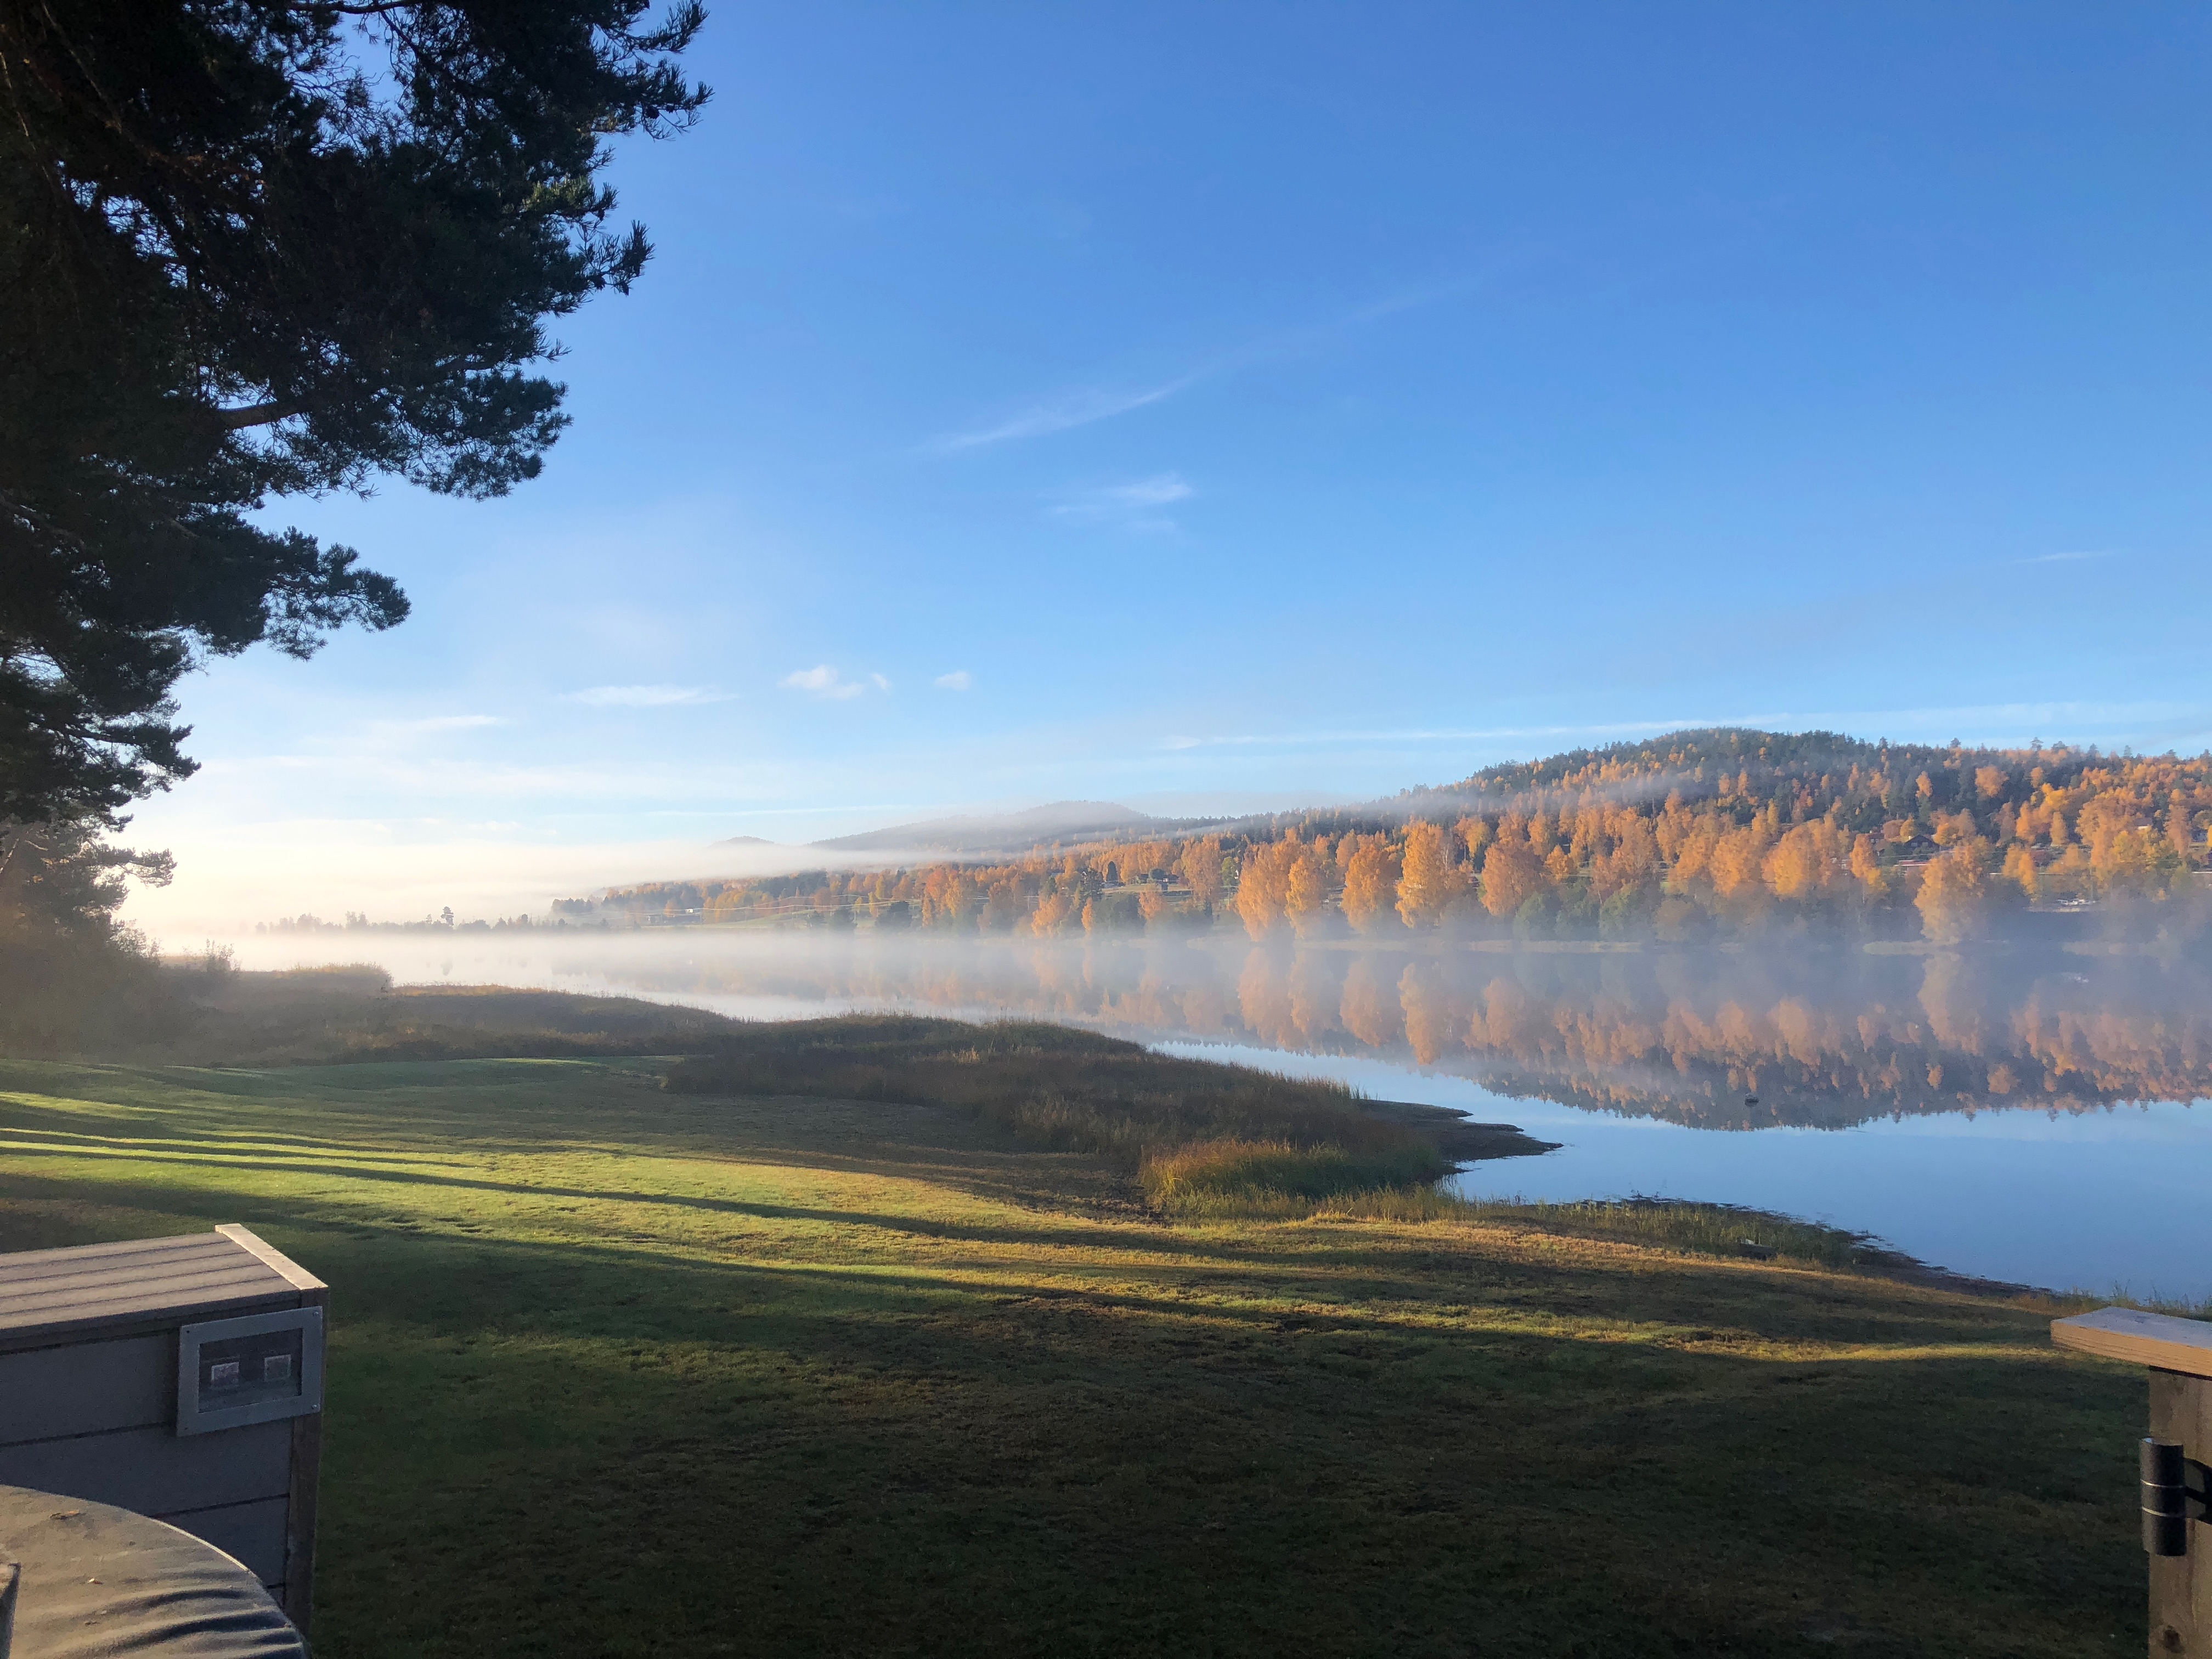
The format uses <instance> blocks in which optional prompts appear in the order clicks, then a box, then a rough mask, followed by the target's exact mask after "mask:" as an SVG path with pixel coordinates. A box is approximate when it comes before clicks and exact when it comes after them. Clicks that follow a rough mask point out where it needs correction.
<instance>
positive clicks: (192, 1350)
mask: <svg viewBox="0 0 2212 1659" xmlns="http://www.w3.org/2000/svg"><path fill="white" fill-rule="evenodd" d="M322 1408H323V1310H321V1309H320V1308H285V1309H281V1310H278V1311H277V1312H275V1313H264V1314H248V1315H246V1316H245V1317H243V1318H240V1319H211V1320H207V1321H205V1322H202V1323H200V1324H197V1325H185V1326H180V1327H179V1328H178V1331H177V1432H178V1433H179V1434H206V1433H209V1432H210V1431H214V1430H216V1429H239V1428H244V1427H246V1425H248V1424H252V1423H271V1422H274V1421H276V1419H279V1418H283V1417H305V1416H306V1415H307V1414H308V1413H310V1412H319V1411H320V1410H322Z"/></svg>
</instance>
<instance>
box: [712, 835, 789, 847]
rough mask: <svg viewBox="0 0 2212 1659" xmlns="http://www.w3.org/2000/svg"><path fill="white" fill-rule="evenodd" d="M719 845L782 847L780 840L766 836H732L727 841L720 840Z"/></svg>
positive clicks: (717, 844)
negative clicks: (773, 839) (771, 839)
mask: <svg viewBox="0 0 2212 1659" xmlns="http://www.w3.org/2000/svg"><path fill="white" fill-rule="evenodd" d="M714 845H715V846H717V847H781V846H782V845H783V843H782V842H780V841H770V840H769V839H768V838H767V837H766V836H731V837H730V838H729V839H728V840H727V841H718V842H715V843H714Z"/></svg>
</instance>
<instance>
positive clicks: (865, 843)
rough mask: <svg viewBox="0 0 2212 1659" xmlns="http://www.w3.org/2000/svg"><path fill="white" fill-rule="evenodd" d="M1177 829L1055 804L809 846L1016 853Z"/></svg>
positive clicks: (1115, 810) (1131, 815) (1102, 805)
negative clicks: (1091, 838)
mask: <svg viewBox="0 0 2212 1659" xmlns="http://www.w3.org/2000/svg"><path fill="white" fill-rule="evenodd" d="M1182 823H1183V820H1181V819H1170V818H1155V817H1151V816H1149V815H1148V814H1146V813H1143V812H1139V811H1135V810H1134V809H1133V808H1131V807H1127V806H1119V805H1115V804H1114V803H1113V802H1112V801H1103V800H1056V801H1053V802H1050V803H1049V804H1048V805H1043V806H1032V807H1030V809H1029V810H1028V811H1025V812H1009V813H1006V815H1004V816H1003V817H955V818H927V819H924V820H923V821H922V822H921V823H895V824H893V825H891V826H890V828H889V829H870V830H868V831H866V832H865V833H864V834H861V835H857V836H836V838H834V839H833V840H829V841H817V842H813V843H811V844H812V845H814V846H816V847H819V848H823V850H824V851H827V852H834V853H890V852H921V853H959V854H984V853H1019V852H1026V851H1028V850H1029V849H1030V848H1032V847H1035V846H1036V845H1037V844H1038V843H1039V842H1052V841H1070V840H1074V839H1076V838H1079V837H1083V836H1100V835H1107V834H1115V833H1122V832H1134V831H1139V830H1144V829H1168V828H1180V827H1181V826H1182Z"/></svg>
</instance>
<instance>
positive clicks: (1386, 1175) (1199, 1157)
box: [1137, 1140, 1444, 1216]
mask: <svg viewBox="0 0 2212 1659" xmlns="http://www.w3.org/2000/svg"><path fill="white" fill-rule="evenodd" d="M1442 1164H1443V1159H1442V1158H1441V1156H1440V1155H1439V1154H1438V1153H1437V1151H1436V1149H1435V1148H1434V1147H1431V1146H1427V1145H1425V1144H1422V1143H1413V1144H1410V1145H1401V1146H1388V1145H1385V1146H1364V1147H1362V1148H1360V1149H1358V1150H1357V1151H1352V1150H1348V1149H1346V1148H1345V1147H1343V1146H1296V1145H1293V1144H1292V1143H1291V1142H1290V1141H1287V1140H1201V1141H1194V1142H1192V1143H1189V1144H1188V1145H1185V1146H1173V1147H1162V1148H1158V1149H1155V1150H1154V1151H1152V1152H1150V1153H1148V1154H1147V1155H1146V1158H1145V1160H1144V1162H1143V1163H1142V1164H1140V1165H1139V1168H1138V1170H1137V1178H1138V1181H1139V1183H1140V1184H1141V1185H1142V1186H1143V1188H1144V1189H1145V1196H1146V1198H1147V1199H1149V1200H1151V1201H1152V1206H1153V1207H1154V1208H1155V1209H1158V1210H1161V1211H1164V1212H1166V1213H1168V1214H1170V1215H1188V1216H1209V1215H1227V1214H1237V1215H1273V1214H1284V1215H1297V1216H1305V1215H1310V1214H1311V1213H1313V1212H1314V1210H1315V1208H1316V1205H1317V1204H1320V1203H1322V1202H1324V1201H1326V1200H1330V1199H1333V1198H1339V1197H1341V1196H1343V1195H1346V1194H1358V1193H1371V1192H1377V1191H1380V1192H1396V1191H1400V1190H1409V1191H1427V1190H1430V1189H1431V1188H1433V1186H1434V1183H1435V1182H1436V1181H1437V1179H1438V1177H1439V1176H1442V1175H1443V1173H1444V1170H1443V1169H1442V1168H1441V1167H1440V1166H1441V1165H1442Z"/></svg>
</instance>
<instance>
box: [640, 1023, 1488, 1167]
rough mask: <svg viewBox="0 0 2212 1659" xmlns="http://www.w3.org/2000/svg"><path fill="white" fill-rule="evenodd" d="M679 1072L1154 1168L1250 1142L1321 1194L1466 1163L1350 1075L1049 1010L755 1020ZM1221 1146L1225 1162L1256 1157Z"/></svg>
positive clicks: (744, 1090)
mask: <svg viewBox="0 0 2212 1659" xmlns="http://www.w3.org/2000/svg"><path fill="white" fill-rule="evenodd" d="M664 1086H665V1087H666V1088H667V1089H668V1090H670V1091H671V1092H674V1093H678V1094H740V1095H769V1096H777V1095H811V1096H819V1097H828V1098H832V1099H840V1100H865V1101H885V1102H898V1103H904V1104H908V1105H916V1106H939V1107H946V1108H950V1109H954V1110H957V1111H961V1112H964V1113H967V1114H969V1115H972V1116H973V1117H975V1118H977V1119H979V1120H981V1121H984V1122H987V1123H992V1124H994V1125H996V1126H998V1127H1001V1128H1004V1129H1006V1130H1009V1131H1011V1132H1012V1133H1014V1134H1015V1135H1016V1136H1018V1137H1019V1138H1020V1139H1023V1140H1024V1141H1027V1142H1029V1143H1030V1144H1031V1145H1033V1146H1046V1147H1050V1148H1052V1149H1054V1150H1057V1151H1065V1152H1103V1153H1107V1154H1109V1155H1113V1156H1116V1157H1121V1158H1127V1159H1128V1160H1130V1161H1131V1162H1133V1163H1136V1164H1139V1165H1140V1167H1150V1164H1148V1163H1147V1160H1148V1159H1153V1158H1158V1157H1159V1156H1160V1155H1162V1154H1164V1153H1166V1152H1170V1151H1172V1150H1174V1149H1178V1148H1191V1147H1194V1146H1200V1145H1207V1146H1216V1147H1220V1146H1227V1145H1235V1146H1241V1147H1243V1148H1245V1149H1247V1152H1245V1153H1244V1154H1241V1155H1240V1156H1244V1157H1246V1158H1248V1159H1256V1160H1258V1162H1257V1163H1255V1164H1253V1165H1252V1167H1254V1168H1258V1167H1261V1166H1262V1165H1264V1166H1265V1167H1267V1168H1270V1169H1275V1170H1279V1171H1280V1172H1282V1173H1281V1179H1283V1180H1285V1181H1291V1182H1294V1189H1295V1190H1298V1191H1307V1190H1309V1189H1310V1193H1311V1195H1313V1196H1320V1195H1322V1194H1325V1193H1327V1192H1330V1191H1335V1190H1339V1189H1340V1188H1342V1187H1344V1186H1346V1185H1352V1186H1362V1185H1364V1186H1374V1185H1381V1184H1385V1183H1389V1182H1398V1181H1413V1182H1427V1181H1435V1180H1437V1178H1438V1177H1440V1176H1443V1175H1444V1174H1445V1173H1446V1172H1447V1171H1448V1170H1449V1168H1450V1165H1449V1163H1448V1162H1447V1160H1446V1159H1445V1158H1444V1157H1443V1154H1442V1153H1441V1152H1438V1151H1437V1148H1436V1146H1435V1145H1434V1144H1433V1143H1432V1142H1431V1140H1429V1139H1427V1138H1425V1136H1423V1135H1422V1134H1421V1133H1419V1131H1418V1130H1416V1129H1413V1128H1410V1127H1407V1126H1406V1125H1404V1124H1401V1123H1392V1122H1386V1121H1382V1120H1379V1119H1376V1118H1372V1117H1368V1116H1365V1115H1363V1114H1362V1112H1361V1101H1360V1098H1359V1097H1358V1095H1357V1094H1355V1093H1354V1092H1353V1091H1352V1090H1351V1089H1349V1088H1347V1087H1346V1086H1345V1085H1342V1084H1340V1083H1334V1082H1330V1081H1327V1080H1322V1079H1299V1078H1287V1077H1282V1076H1279V1075H1278V1074H1276V1073H1272V1072H1263V1071H1260V1070H1257V1069H1255V1068H1254V1067H1251V1066H1222V1065H1218V1064H1215V1063H1214V1062H1212V1061H1209V1060H1182V1059H1178V1058H1176V1056H1174V1055H1170V1054H1156V1053H1154V1052H1153V1051H1152V1050H1151V1049H1149V1048H1145V1047H1144V1046H1142V1045H1141V1044H1139V1043H1135V1042H1125V1041H1123V1040H1122V1039H1121V1038H1119V1037H1109V1036H1101V1035H1099V1034H1098V1033H1097V1032H1093V1031H1084V1030H1075V1029H1073V1028H1072V1027H1069V1026H1065V1025H1052V1024H1044V1023H1042V1022H1034V1021H1021V1020H1007V1021H1000V1022H997V1023H994V1024H983V1025H971V1024H964V1023H963V1022H961V1021H958V1020H949V1019H926V1018H916V1017H913V1016H908V1015H848V1016H846V1017H843V1018H836V1019H814V1020H795V1021H789V1022H781V1023H777V1024H759V1025H751V1026H746V1027H744V1028H741V1029H740V1030H738V1031H737V1032H735V1033H733V1034H732V1035H729V1036H725V1037H723V1038H721V1039H720V1040H719V1041H718V1042H716V1043H715V1045H714V1053H712V1054H707V1055H703V1056H699V1057H696V1058H692V1059H686V1060H678V1061H676V1062H675V1063H674V1064H673V1065H671V1066H670V1068H669V1071H668V1073H667V1078H666V1081H665V1085H664ZM1213 1156H1214V1157H1216V1158H1217V1160H1226V1161H1222V1162H1220V1164H1219V1167H1220V1168H1222V1169H1224V1170H1228V1169H1231V1168H1232V1166H1233V1167H1234V1168H1236V1169H1238V1170H1242V1169H1243V1168H1244V1167H1245V1166H1244V1165H1243V1164H1237V1163H1236V1160H1235V1158H1233V1157H1231V1155H1230V1154H1227V1153H1219V1154H1215V1155H1213ZM1270 1160H1272V1162H1271V1161H1270ZM1200 1164H1204V1160H1200ZM1200 1164H1194V1165H1193V1166H1192V1167H1193V1168H1194V1170H1195V1169H1197V1168H1199V1167H1200ZM1204 1167H1207V1168H1211V1167H1213V1166H1212V1165H1211V1164H1205V1165H1204ZM1242 1178H1243V1177H1242V1176H1238V1177H1237V1179H1240V1180H1241V1179H1242ZM1297 1183H1303V1184H1297Z"/></svg>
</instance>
